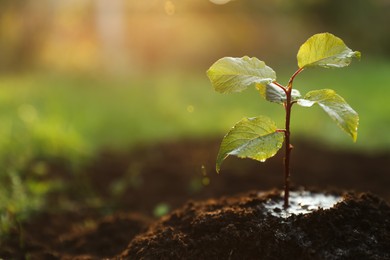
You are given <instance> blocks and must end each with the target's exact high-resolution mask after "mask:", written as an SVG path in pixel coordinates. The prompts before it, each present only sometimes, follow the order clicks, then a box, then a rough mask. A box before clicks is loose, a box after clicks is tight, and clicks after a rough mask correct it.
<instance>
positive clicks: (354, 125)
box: [297, 89, 359, 141]
mask: <svg viewBox="0 0 390 260" xmlns="http://www.w3.org/2000/svg"><path fill="white" fill-rule="evenodd" d="M297 103H298V105H301V106H303V107H311V106H312V105H314V104H318V105H319V106H320V107H321V108H322V109H323V110H324V111H325V112H326V113H327V114H328V115H329V116H330V117H331V118H332V119H333V120H334V121H335V122H336V123H337V125H338V126H339V127H340V128H341V129H343V130H344V131H345V132H347V133H348V134H349V135H350V136H351V137H352V139H353V141H356V138H357V129H358V125H359V115H358V114H357V113H356V111H355V110H353V109H352V108H351V107H350V106H349V105H348V104H347V102H345V100H344V99H343V98H342V97H340V96H339V95H337V94H336V92H334V91H333V90H331V89H321V90H313V91H310V92H308V93H307V94H306V95H305V97H304V98H303V99H298V102H297Z"/></svg>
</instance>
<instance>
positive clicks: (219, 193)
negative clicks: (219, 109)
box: [0, 139, 390, 259]
mask: <svg viewBox="0 0 390 260" xmlns="http://www.w3.org/2000/svg"><path fill="white" fill-rule="evenodd" d="M218 146H219V140H214V139H210V140H184V141H180V142H166V143H163V144H158V145H144V146H140V147H138V148H136V149H133V150H131V151H129V152H124V151H112V150H109V149H105V150H104V151H102V152H101V153H100V154H98V155H97V156H96V157H95V158H94V159H93V160H91V161H89V162H88V163H87V164H86V165H85V166H84V167H81V168H79V169H77V170H75V169H74V168H72V167H69V165H67V164H66V162H65V161H62V160H52V159H50V160H48V159H42V158H41V159H37V161H38V162H42V160H43V161H44V162H45V163H46V164H47V165H48V169H49V171H50V174H49V175H48V178H52V179H55V180H57V181H58V180H59V181H60V182H61V183H63V188H62V189H61V190H59V191H56V192H53V193H52V194H51V195H50V197H49V198H48V201H47V207H46V209H47V210H46V211H45V212H43V213H42V212H40V213H36V214H34V215H33V216H31V217H30V218H29V220H28V221H26V222H23V223H21V224H20V226H19V228H15V229H14V230H13V231H12V233H11V234H10V235H9V236H7V238H6V239H3V240H2V241H0V242H1V243H0V258H4V259H25V258H28V259H103V258H113V259H118V258H121V257H122V258H124V259H139V258H141V255H142V256H144V257H145V259H156V258H157V259H161V258H164V257H165V258H169V259H172V258H173V259H174V258H175V257H176V258H180V259H184V258H186V259H188V258H193V259H199V258H203V259H205V258H206V259H207V258H213V259H245V258H253V257H255V256H256V258H259V257H261V256H267V255H268V256H270V258H271V259H272V258H274V259H283V258H285V259H287V258H286V257H283V255H282V254H283V253H284V252H286V253H287V252H288V254H289V255H288V254H286V255H285V256H300V259H305V258H306V259H318V258H320V259H338V258H340V259H345V258H347V259H348V258H349V256H351V257H352V258H350V259H359V257H360V256H368V254H370V255H371V258H370V257H364V258H363V259H386V257H387V258H389V256H390V255H389V249H388V248H390V246H386V247H385V246H384V245H390V237H389V234H390V227H389V226H390V224H389V219H390V215H389V207H388V205H387V204H386V202H385V201H387V202H388V201H390V189H388V184H389V183H390V175H389V170H388V166H387V163H388V162H389V161H390V152H388V151H387V152H376V153H362V152H359V153H358V152H351V151H341V150H333V149H331V148H329V147H323V146H313V145H311V144H310V143H309V142H296V143H295V147H296V148H295V149H294V150H293V158H292V160H293V163H292V181H293V183H294V184H295V185H296V187H297V186H298V185H299V186H304V187H306V188H307V189H312V188H313V187H315V188H316V189H317V190H321V191H336V192H342V193H344V192H346V191H351V190H354V191H355V193H350V195H348V196H347V197H346V200H345V201H344V202H343V203H340V204H338V205H337V206H336V207H335V208H334V209H331V210H322V211H318V212H316V213H315V214H310V215H305V216H293V217H290V218H288V219H285V220H281V219H278V218H276V217H275V216H270V215H268V214H266V213H265V212H262V210H261V209H262V206H261V203H262V201H264V200H265V199H266V198H267V196H271V197H273V198H274V197H275V196H274V195H275V194H274V195H272V193H270V194H268V195H262V196H258V192H259V191H268V190H271V189H274V188H281V187H282V186H283V183H282V181H283V177H282V164H281V162H282V158H281V155H279V156H276V157H274V158H272V159H269V160H268V161H267V162H265V163H257V162H253V161H250V160H238V159H235V158H229V159H228V160H227V161H226V163H225V164H224V165H223V167H222V170H221V174H219V175H217V174H216V173H215V170H214V167H215V157H216V154H217V150H218ZM26 171H27V172H28V171H29V169H26ZM251 190H255V191H257V192H252V193H248V191H251ZM361 192H371V193H373V194H376V195H377V196H379V197H380V198H382V199H383V200H382V199H379V198H378V197H376V196H373V195H370V194H367V193H365V194H360V193H361ZM237 194H241V195H237ZM220 197H223V198H222V199H219V200H218V199H216V198H220ZM277 197H278V198H279V196H277ZM211 198H215V199H212V200H208V199H211ZM188 200H191V201H193V202H190V203H189V202H188ZM201 200H203V202H195V201H201ZM186 203H187V204H186ZM183 205H185V206H183ZM176 208H179V209H178V210H176V211H174V209H176ZM165 211H171V212H172V213H171V215H167V216H166V217H165V218H163V219H160V220H158V219H159V218H158V217H159V216H160V215H161V214H163V213H164V212H165ZM156 221H157V222H156ZM148 227H149V228H148ZM321 230H322V231H321ZM145 232H146V233H145ZM153 232H156V233H155V234H153ZM137 235H139V236H137ZM322 236H323V237H322ZM224 239H227V240H224ZM336 239H337V240H336ZM333 241H334V242H337V241H339V242H340V243H339V242H337V243H336V244H337V245H335V244H334V243H333ZM198 242H199V244H196V243H198ZM146 245H147V246H146ZM275 245H276V246H277V248H278V249H275V247H273V246H275ZM169 246H172V248H169ZM159 247H160V248H159ZM281 248H283V250H281ZM294 248H296V251H295V252H292V251H288V250H290V249H291V250H294ZM223 249H225V250H223ZM287 249H288V250H287ZM164 250H165V251H164ZM168 251H169V252H168ZM222 251H223V252H222ZM164 252H166V253H164ZM170 252H171V253H172V255H169V254H168V253H170ZM148 254H149V255H148ZM355 256H356V258H355ZM289 259H293V257H292V258H291V257H289Z"/></svg>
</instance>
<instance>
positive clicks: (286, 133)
mask: <svg viewBox="0 0 390 260" xmlns="http://www.w3.org/2000/svg"><path fill="white" fill-rule="evenodd" d="M302 70H303V69H302V68H300V69H298V70H297V71H296V72H295V73H294V74H293V75H292V77H291V78H290V81H289V82H288V86H287V90H286V101H285V102H284V108H285V110H286V126H285V127H286V128H285V131H284V141H285V156H284V205H283V207H284V208H285V209H287V208H288V207H289V196H290V155H291V150H292V149H293V146H292V145H291V143H290V120H291V108H292V106H293V104H294V103H295V102H294V101H293V100H292V97H291V93H292V85H293V81H294V78H295V77H296V76H297V75H298V74H299V73H300V72H301V71H302Z"/></svg>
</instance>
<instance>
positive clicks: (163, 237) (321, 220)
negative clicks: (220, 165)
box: [121, 191, 390, 259]
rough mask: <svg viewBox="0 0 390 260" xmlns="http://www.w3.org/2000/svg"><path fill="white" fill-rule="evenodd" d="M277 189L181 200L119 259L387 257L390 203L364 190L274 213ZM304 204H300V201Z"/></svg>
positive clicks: (135, 240) (277, 197)
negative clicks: (326, 204) (328, 203)
mask: <svg viewBox="0 0 390 260" xmlns="http://www.w3.org/2000/svg"><path fill="white" fill-rule="evenodd" d="M270 200H271V201H276V202H278V200H279V201H280V200H282V198H281V197H280V193H279V192H277V191H272V192H269V193H259V192H251V193H248V194H243V195H240V196H233V197H224V198H221V199H218V200H214V199H210V200H206V201H203V202H189V203H187V204H186V205H185V206H184V207H182V208H180V209H178V210H175V211H174V212H172V213H171V214H170V215H169V216H166V217H164V218H162V219H161V220H160V221H158V222H157V223H155V224H154V225H153V226H152V227H151V228H150V229H149V230H148V231H147V232H146V233H144V234H141V235H139V236H137V237H136V238H135V239H133V241H132V242H131V243H130V244H129V246H128V248H127V249H126V251H124V252H123V253H122V255H121V257H122V258H124V259H259V258H262V259H263V258H264V259H389V258H390V247H389V241H390V207H389V205H388V204H387V203H386V202H385V201H383V200H381V199H380V198H378V197H376V196H373V195H371V194H368V193H362V194H346V195H344V198H343V200H342V201H341V202H339V203H338V204H336V205H335V206H334V207H332V208H329V209H318V210H315V211H312V212H310V213H307V214H299V215H295V214H293V215H290V216H289V217H288V218H283V217H278V216H275V215H274V212H272V211H270V210H269V209H267V207H266V205H267V204H268V203H269V201H270ZM306 206H307V205H306Z"/></svg>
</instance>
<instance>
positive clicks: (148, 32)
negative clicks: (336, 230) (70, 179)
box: [0, 0, 390, 230]
mask: <svg viewBox="0 0 390 260" xmlns="http://www.w3.org/2000/svg"><path fill="white" fill-rule="evenodd" d="M389 24H390V2H389V1H387V0H355V1H346V0H341V1H340V0H296V1H290V0H272V1H271V0H256V1H253V0H234V1H223V0H213V1H208V0H142V1H136V0H130V1H125V0H95V1H91V0H67V1H65V0H40V1H33V0H25V1H22V0H1V1H0V185H1V187H0V218H1V225H2V226H1V228H2V230H7V228H8V227H9V225H11V224H10V223H11V222H12V221H13V220H12V219H14V218H15V216H17V218H20V219H23V218H24V217H26V216H28V215H29V212H31V211H34V210H39V209H41V208H42V207H44V205H45V203H44V202H45V196H46V194H47V193H48V192H49V191H50V190H52V189H60V188H59V187H61V183H58V182H56V181H53V180H50V181H43V180H42V179H44V178H41V177H42V176H46V175H48V174H50V171H49V170H48V166H47V164H46V163H45V161H46V160H47V159H48V158H49V159H50V160H54V159H61V160H65V161H66V162H67V165H68V166H69V167H70V168H72V169H73V168H77V167H80V165H82V164H83V163H84V162H85V161H88V160H89V159H90V158H93V157H94V155H95V154H96V153H97V152H98V151H101V150H102V149H107V147H109V148H110V149H130V148H131V147H133V146H135V145H137V146H138V145H141V144H150V143H156V142H162V141H167V140H182V139H184V138H185V139H188V138H200V139H202V138H210V137H217V138H221V137H222V136H223V134H224V133H225V132H227V131H228V129H229V128H230V127H231V126H232V125H233V124H234V123H235V122H237V121H238V120H240V119H241V118H242V117H244V116H256V115H260V114H263V115H267V116H270V117H272V118H274V119H275V121H276V122H277V123H278V125H279V126H282V125H283V118H284V116H283V110H282V109H281V108H280V107H278V106H277V105H275V104H268V103H267V102H265V101H264V100H263V99H262V98H260V97H259V94H258V93H256V90H254V89H251V90H248V91H245V92H243V93H240V94H236V95H220V94H218V93H215V92H214V91H213V89H212V87H211V84H210V83H209V82H208V79H207V77H206V70H207V69H208V68H209V67H210V65H211V64H212V63H214V62H215V61H216V60H217V59H219V58H221V57H224V56H234V57H240V56H244V55H248V56H255V57H258V58H259V59H261V60H264V61H265V62H266V64H267V65H268V66H270V67H272V68H273V69H274V70H275V71H276V72H277V75H278V81H279V82H280V83H282V84H286V83H287V81H288V79H289V77H290V75H291V74H292V73H293V72H294V71H295V70H296V68H297V65H296V53H297V51H298V49H299V46H300V45H301V44H302V43H303V42H304V41H305V40H306V39H307V38H308V37H310V36H311V35H313V34H315V33H319V32H325V31H327V32H331V33H333V34H335V35H336V36H339V37H340V38H342V39H343V40H344V41H345V43H346V44H347V45H348V46H349V47H350V48H351V49H353V50H358V51H361V52H362V60H361V61H360V62H359V61H353V63H352V64H351V66H350V67H348V68H344V69H340V70H336V69H329V70H326V69H318V70H308V71H304V73H302V74H300V75H299V78H297V79H296V81H295V87H296V88H297V89H299V90H300V91H301V93H305V92H307V91H309V90H312V89H321V88H332V89H335V90H336V91H337V92H338V93H339V94H340V95H341V96H343V97H344V98H345V99H346V100H347V102H348V103H349V104H350V105H351V106H352V107H353V108H355V110H356V111H357V112H358V113H359V115H360V128H359V136H358V141H357V143H356V144H353V143H352V141H351V140H350V138H349V137H348V136H347V135H346V134H344V133H342V132H341V131H340V130H339V129H338V127H337V126H336V125H335V124H334V123H333V122H332V121H331V120H330V119H328V117H327V116H326V115H325V113H323V111H321V110H320V109H317V108H314V109H305V108H298V107H295V109H294V111H293V118H292V131H293V135H294V138H303V137H304V138H306V139H309V140H315V141H318V142H320V143H324V144H327V145H328V146H330V147H336V148H338V147H340V148H343V149H350V150H354V151H365V152H376V151H383V150H385V151H388V150H389V148H390V134H389V133H390V105H389V96H390V31H389V27H388V25H389ZM27 168H28V169H29V170H28V172H29V174H30V175H27V174H26V169H27ZM37 176H38V177H37ZM39 176H40V177H39Z"/></svg>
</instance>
